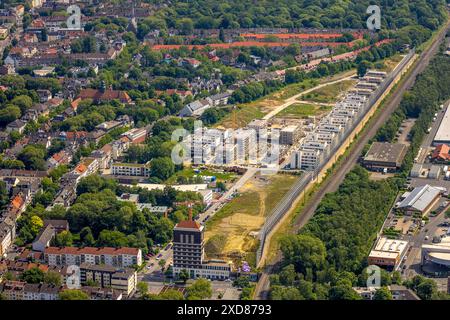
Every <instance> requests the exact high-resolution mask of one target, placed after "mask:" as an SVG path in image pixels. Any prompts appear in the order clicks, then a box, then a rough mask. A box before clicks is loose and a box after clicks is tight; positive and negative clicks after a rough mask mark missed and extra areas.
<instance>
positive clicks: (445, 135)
mask: <svg viewBox="0 0 450 320" xmlns="http://www.w3.org/2000/svg"><path fill="white" fill-rule="evenodd" d="M434 141H435V142H449V141H450V107H449V105H447V110H446V111H445V115H444V118H442V122H441V124H440V126H439V129H438V131H437V132H436V136H435V137H434Z"/></svg>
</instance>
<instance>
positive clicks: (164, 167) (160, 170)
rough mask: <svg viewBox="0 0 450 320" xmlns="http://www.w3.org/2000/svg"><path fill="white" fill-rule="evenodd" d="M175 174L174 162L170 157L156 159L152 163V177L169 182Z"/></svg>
mask: <svg viewBox="0 0 450 320" xmlns="http://www.w3.org/2000/svg"><path fill="white" fill-rule="evenodd" d="M174 172H175V165H174V163H173V162H172V159H170V158H168V157H163V158H156V159H153V160H152V162H151V168H150V174H151V175H152V177H156V178H159V179H161V180H167V179H168V178H169V177H171V176H172V175H173V174H174Z"/></svg>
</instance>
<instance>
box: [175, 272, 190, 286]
mask: <svg viewBox="0 0 450 320" xmlns="http://www.w3.org/2000/svg"><path fill="white" fill-rule="evenodd" d="M178 278H179V279H180V280H181V281H183V283H186V281H188V279H189V278H190V276H189V272H188V271H187V270H186V269H183V270H181V271H180V273H179V274H178Z"/></svg>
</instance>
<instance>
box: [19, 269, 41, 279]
mask: <svg viewBox="0 0 450 320" xmlns="http://www.w3.org/2000/svg"><path fill="white" fill-rule="evenodd" d="M20 278H21V280H22V281H25V282H27V283H41V282H43V281H44V272H43V271H42V270H41V269H39V268H37V267H34V268H31V269H29V270H26V271H24V272H23V273H22V275H21V277H20Z"/></svg>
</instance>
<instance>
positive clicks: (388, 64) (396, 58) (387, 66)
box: [381, 53, 404, 72]
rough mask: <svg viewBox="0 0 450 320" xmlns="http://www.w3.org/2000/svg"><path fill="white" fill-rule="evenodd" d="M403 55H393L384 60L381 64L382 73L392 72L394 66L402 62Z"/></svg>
mask: <svg viewBox="0 0 450 320" xmlns="http://www.w3.org/2000/svg"><path fill="white" fill-rule="evenodd" d="M403 57H404V56H403V55H402V54H399V53H397V54H395V55H393V56H392V57H390V58H387V59H385V60H384V61H383V62H382V63H383V65H384V66H383V68H381V70H382V71H386V72H391V71H392V70H394V68H395V66H397V65H398V64H399V63H400V61H402V59H403Z"/></svg>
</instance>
